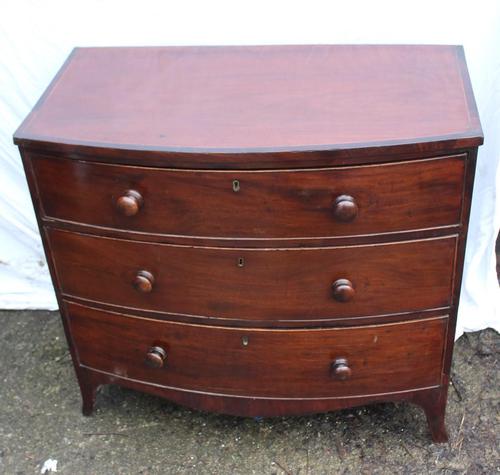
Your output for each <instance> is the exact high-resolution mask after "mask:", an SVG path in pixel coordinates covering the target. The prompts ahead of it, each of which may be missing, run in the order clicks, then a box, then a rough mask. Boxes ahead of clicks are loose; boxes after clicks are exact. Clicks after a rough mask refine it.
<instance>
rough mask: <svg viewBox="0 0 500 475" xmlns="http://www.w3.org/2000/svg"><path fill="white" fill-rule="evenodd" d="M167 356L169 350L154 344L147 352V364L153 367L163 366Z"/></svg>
mask: <svg viewBox="0 0 500 475" xmlns="http://www.w3.org/2000/svg"><path fill="white" fill-rule="evenodd" d="M166 358H167V352H166V351H165V350H164V349H163V348H162V347H161V346H152V347H151V348H150V349H149V350H148V352H147V353H146V364H147V365H148V366H149V367H151V368H161V367H162V366H163V364H164V362H165V359H166Z"/></svg>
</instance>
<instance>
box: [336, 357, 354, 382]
mask: <svg viewBox="0 0 500 475" xmlns="http://www.w3.org/2000/svg"><path fill="white" fill-rule="evenodd" d="M351 374H352V370H351V368H349V363H348V361H347V359H346V358H337V359H336V360H335V361H334V362H333V363H332V376H333V377H334V378H335V379H338V380H340V381H345V380H346V379H349V378H350V377H351Z"/></svg>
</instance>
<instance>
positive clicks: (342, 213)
mask: <svg viewBox="0 0 500 475" xmlns="http://www.w3.org/2000/svg"><path fill="white" fill-rule="evenodd" d="M333 215H334V216H335V219H336V220H337V221H343V222H349V221H352V220H353V219H354V218H355V217H356V216H357V215H358V205H357V204H356V200H355V199H354V198H353V197H352V196H349V195H340V196H337V198H336V199H335V203H334V204H333Z"/></svg>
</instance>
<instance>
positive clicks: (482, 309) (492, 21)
mask: <svg viewBox="0 0 500 475" xmlns="http://www.w3.org/2000/svg"><path fill="white" fill-rule="evenodd" d="M298 43H385V44H391V43H424V44H425V43H427V44H463V45H464V47H465V53H466V58H467V62H468V66H469V71H470V75H471V79H472V85H473V88H474V92H475V96H476V100H477V103H478V109H479V113H480V117H481V121H482V125H483V131H484V134H485V144H484V146H483V147H481V148H480V153H479V159H478V168H477V174H476V183H475V191H474V199H473V205H472V216H471V222H470V230H469V242H468V246H467V253H466V260H465V264H466V266H465V273H464V282H463V287H462V300H461V305H460V310H459V321H458V328H457V336H459V335H460V334H461V333H462V332H463V331H464V330H465V331H468V330H477V329H481V328H484V327H487V326H491V327H495V328H496V329H497V330H500V323H499V321H500V317H499V316H500V309H499V307H500V291H499V287H498V283H497V280H496V274H495V264H494V242H495V236H496V234H497V233H498V229H499V225H500V197H499V194H498V192H497V185H498V184H499V183H500V169H499V166H498V164H499V157H500V2H498V1H496V0H491V1H485V0H476V1H474V2H471V1H463V2H460V1H457V0H455V1H451V0H446V1H444V0H443V1H441V2H436V1H427V0H421V1H420V2H413V3H411V4H410V3H408V2H401V1H388V0H379V1H377V2H372V1H369V0H365V1H359V0H358V1H356V0H350V1H349V2H332V1H315V0H310V1H307V2H296V1H290V0H287V1H279V0H277V1H270V0H267V1H259V0H253V1H251V2H250V1H240V2H235V1H230V0H225V1H222V0H212V1H210V2H206V1H192V0H183V1H180V0H177V1H169V2H165V1H148V0H141V1H140V2H139V1H125V0H121V1H114V0H113V1H111V0H109V1H106V2H104V1H98V0H86V1H77V0H75V1H67V0H51V1H50V2H40V1H35V0H32V1H29V0H3V1H2V8H1V16H0V85H1V87H0V118H1V122H0V308H48V309H54V308H56V307H57V304H56V301H55V297H54V292H53V289H52V285H51V282H50V277H49V274H48V271H47V265H46V263H45V258H44V254H43V249H42V246H41V243H40V237H39V233H38V229H37V225H36V220H35V216H34V213H33V209H32V205H31V200H30V196H29V193H28V188H27V185H26V180H25V177H24V172H23V170H22V166H21V160H20V157H19V154H18V151H17V149H16V147H15V146H14V145H13V143H12V134H13V132H14V130H15V129H16V128H17V126H18V125H19V123H20V122H21V120H22V119H23V118H24V117H25V116H26V115H27V114H28V112H29V111H30V109H31V107H32V106H33V105H34V104H35V102H36V100H37V99H38V97H39V96H40V95H41V94H42V92H43V91H44V89H45V88H46V86H47V85H48V83H49V82H50V80H51V79H52V77H53V76H54V74H55V73H56V72H57V70H58V69H59V67H60V66H61V64H62V63H63V61H64V59H65V58H66V57H67V55H68V54H69V52H70V51H71V49H72V48H73V47H74V46H99V45H108V46H119V45H130V46H133V45H180V44H184V45H194V44H200V45H202V44H298Z"/></svg>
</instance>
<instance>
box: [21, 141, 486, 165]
mask: <svg viewBox="0 0 500 475" xmlns="http://www.w3.org/2000/svg"><path fill="white" fill-rule="evenodd" d="M14 142H15V143H17V144H18V145H19V146H21V147H23V148H24V149H25V150H26V151H27V152H29V153H34V154H39V153H41V154H53V155H64V156H65V157H66V158H69V159H73V160H85V161H92V162H105V163H109V164H117V165H119V164H121V165H133V166H151V167H160V168H176V169H200V170H265V169H275V170H280V169H292V170H293V169H306V168H322V167H337V166H350V165H363V164H368V163H371V164H377V163H387V162H392V161H401V160H412V159H422V158H430V157H435V156H438V155H443V154H450V153H451V154H459V153H464V152H467V150H470V149H472V148H474V147H477V146H478V145H480V143H478V142H481V143H482V138H481V140H479V139H477V138H465V139H461V140H460V141H459V140H458V139H456V138H453V139H449V140H445V141H443V142H422V143H419V144H413V146H409V145H393V146H381V145H378V146H374V147H370V148H363V147H361V148H359V147H358V148H354V147H353V148H352V149H351V148H346V149H338V148H336V149H335V150H331V149H325V150H314V151H308V150H303V151H292V152H267V153H262V152H258V153H257V152H252V153H225V154H220V153H181V152H161V151H156V150H154V149H147V150H146V149H144V150H130V149H129V150H125V149H120V148H118V146H117V147H115V148H110V147H90V146H86V147H85V146H76V145H69V144H63V143H55V142H54V143H47V142H37V141H32V140H27V139H26V140H22V141H21V140H14ZM431 145H432V146H431Z"/></svg>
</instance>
